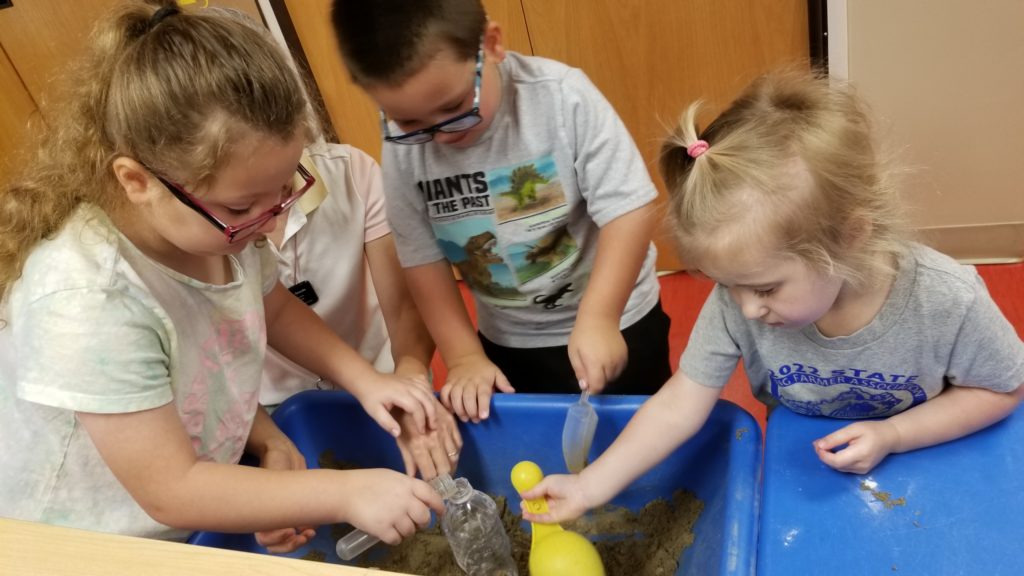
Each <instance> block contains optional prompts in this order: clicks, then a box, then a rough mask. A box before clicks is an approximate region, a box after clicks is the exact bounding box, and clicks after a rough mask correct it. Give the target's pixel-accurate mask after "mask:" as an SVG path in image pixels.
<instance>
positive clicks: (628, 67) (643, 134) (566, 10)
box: [523, 0, 809, 270]
mask: <svg viewBox="0 0 1024 576" xmlns="http://www.w3.org/2000/svg"><path fill="white" fill-rule="evenodd" d="M523 7H524V12H525V14H526V22H527V26H528V28H529V30H530V39H531V41H532V42H533V49H534V53H535V54H536V55H538V56H547V57H549V58H554V59H555V60H560V61H562V62H565V63H567V64H570V65H572V66H576V67H579V68H581V69H583V70H584V71H585V72H586V73H587V75H588V76H589V77H590V79H591V80H593V81H594V83H595V84H596V85H597V86H598V88H600V89H601V91H602V92H603V93H604V94H605V96H606V97H607V98H608V100H609V101H611V103H612V105H613V106H614V107H615V109H616V111H617V112H618V113H619V115H620V116H621V117H622V119H623V121H624V122H625V124H626V126H627V128H629V130H630V132H631V133H632V135H633V138H634V139H635V140H636V142H637V145H638V146H639V148H640V151H641V152H642V153H643V155H644V159H645V160H646V161H647V164H648V167H649V169H650V170H651V174H652V176H653V177H654V180H655V182H656V183H657V184H658V186H659V188H660V189H661V195H662V198H664V189H663V187H662V184H661V181H660V178H659V176H658V174H657V158H658V150H659V147H660V146H661V140H662V138H663V137H664V136H665V135H666V134H667V131H668V129H669V128H670V127H671V126H672V125H673V124H674V123H675V120H676V118H677V117H678V115H679V114H680V113H681V112H682V110H683V108H685V106H686V105H687V104H689V103H690V102H691V101H693V100H696V99H703V100H704V101H705V102H706V103H707V109H706V112H707V115H706V116H705V117H704V118H705V124H706V121H707V120H710V119H711V118H712V117H713V116H712V114H717V113H718V112H719V111H720V110H721V109H722V108H723V107H724V106H726V105H728V103H729V102H730V101H731V100H732V99H733V98H734V97H735V96H736V94H737V93H738V92H739V91H740V90H741V89H742V88H743V87H744V86H745V85H746V84H747V83H748V82H749V81H750V80H751V79H753V78H754V77H755V76H756V75H757V74H759V73H761V72H764V71H766V70H769V69H771V68H774V67H777V66H779V65H787V64H793V63H798V64H799V63H806V62H808V61H809V57H808V36H807V34H808V33H807V5H806V2H805V1H804V0H772V1H771V2H763V1H761V0H742V1H740V0H736V1H728V2H722V1H720V0H686V1H680V0H523ZM656 244H657V245H658V248H659V258H658V268H659V269H660V270H673V269H679V268H680V267H682V263H680V262H679V261H678V259H677V258H676V256H675V250H674V248H673V246H672V240H671V237H670V232H669V230H668V229H667V227H666V228H664V229H662V230H660V231H659V232H658V233H657V238H656Z"/></svg>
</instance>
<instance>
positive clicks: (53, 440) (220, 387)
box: [0, 206, 277, 539]
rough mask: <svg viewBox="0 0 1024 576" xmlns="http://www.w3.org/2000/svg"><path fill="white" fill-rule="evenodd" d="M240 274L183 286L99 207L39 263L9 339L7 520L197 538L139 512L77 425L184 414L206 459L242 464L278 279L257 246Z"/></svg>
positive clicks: (4, 389) (3, 395)
mask: <svg viewBox="0 0 1024 576" xmlns="http://www.w3.org/2000/svg"><path fill="white" fill-rule="evenodd" d="M231 264H232V267H233V273H234V278H233V281H232V282H230V283H229V284H225V285H211V284H206V283H203V282H199V281H197V280H194V279H192V278H189V277H187V276H184V275H182V274H180V273H178V272H175V271H173V270H171V269H169V268H166V267H164V266H162V265H160V264H158V263H156V262H154V261H153V260H150V259H149V258H148V257H146V256H145V255H143V254H142V253H141V252H139V250H138V249H137V248H136V247H135V246H134V245H132V243H131V242H130V241H129V240H128V239H127V238H126V237H124V236H123V235H122V234H120V233H119V232H118V231H117V230H116V228H114V226H113V224H112V223H111V222H110V220H109V219H108V218H107V216H106V215H105V214H104V213H103V212H102V211H100V210H99V209H97V208H95V207H92V206H83V207H82V208H80V209H79V210H78V212H77V213H76V214H75V215H74V216H73V217H72V218H71V219H70V220H69V221H68V222H67V224H66V225H65V226H64V228H63V229H62V230H61V231H60V232H59V233H58V234H57V235H56V236H55V237H54V238H52V239H48V240H46V241H44V242H42V243H41V244H40V245H39V246H37V247H36V248H35V249H34V251H33V253H32V254H31V256H30V257H29V258H28V261H27V262H26V264H25V268H24V272H23V274H22V276H21V278H20V279H19V281H18V282H17V283H16V284H15V286H14V287H13V289H12V291H11V293H10V298H9V301H8V302H7V305H6V307H5V309H4V315H3V318H4V320H6V322H7V325H6V326H5V327H4V329H3V330H0V350H2V353H3V355H4V358H3V359H2V362H0V365H2V370H0V438H2V442H0V462H2V463H3V464H2V466H0V516H6V517H12V518H19V519H25V520H32V521H39V522H46V523H50V524H59V525H64V526H72V527H78V528H86V529H90V530H99V531H104V532H116V533H120V534H129V535H134V536H145V537H155V538H163V539H184V538H186V537H187V536H188V534H189V531H188V530H178V529H173V528H170V527H168V526H164V525H162V524H160V523H158V522H156V521H155V520H153V519H152V518H150V517H149V516H148V515H147V514H146V513H145V512H144V511H143V510H142V508H141V507H140V506H139V505H138V504H137V503H136V502H135V501H134V500H133V499H132V497H131V496H130V495H129V494H128V492H127V491H126V490H125V489H124V487H123V486H122V485H121V484H120V483H119V482H118V480H117V479H116V478H115V477H114V475H113V473H112V472H111V470H110V469H109V468H108V467H107V466H106V464H105V463H104V461H103V459H102V458H101V457H100V455H99V453H98V451H97V450H96V447H95V446H94V445H93V443H92V440H91V439H90V437H89V435H88V434H87V433H86V431H85V430H84V429H83V428H82V426H81V425H80V424H79V422H78V420H77V418H76V413H77V412H89V413H104V414H115V413H128V412H137V411H142V410H148V409H152V408H157V407H159V406H163V405H165V404H167V403H169V402H174V403H175V406H176V407H177V411H178V414H179V415H180V417H181V422H182V426H183V428H184V430H185V432H186V433H187V434H188V436H189V438H190V439H191V442H192V446H193V447H194V448H195V451H196V455H197V456H198V458H199V459H201V460H206V461H213V462H223V463H237V462H238V460H239V458H240V457H241V455H242V451H243V448H244V447H245V443H246V440H247V438H248V435H249V431H250V429H251V428H252V423H253V418H254V416H255V413H256V409H257V400H258V393H259V381H260V380H259V379H260V369H261V367H262V363H263V356H264V351H265V348H266V340H267V336H266V325H265V321H264V310H263V296H264V295H265V294H266V293H267V292H269V291H270V290H271V289H272V288H273V286H274V284H275V283H276V281H277V270H276V267H275V265H274V255H273V253H272V252H270V251H269V250H267V249H259V248H256V247H254V246H252V245H250V246H248V247H247V248H245V250H243V251H242V252H241V253H240V254H238V256H237V257H231ZM139 433H140V434H141V433H144V432H143V431H141V430H140V431H139ZM152 457H153V458H154V459H159V458H160V457H161V455H160V454H153V455H152ZM138 465H139V466H147V465H148V463H147V462H139V463H138Z"/></svg>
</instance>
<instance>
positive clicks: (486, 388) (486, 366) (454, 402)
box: [441, 354, 515, 424]
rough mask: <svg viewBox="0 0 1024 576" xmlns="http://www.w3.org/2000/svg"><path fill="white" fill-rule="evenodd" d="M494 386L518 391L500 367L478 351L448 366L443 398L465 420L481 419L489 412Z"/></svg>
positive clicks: (506, 390) (445, 403) (446, 404)
mask: <svg viewBox="0 0 1024 576" xmlns="http://www.w3.org/2000/svg"><path fill="white" fill-rule="evenodd" d="M494 388H497V389H498V390H501V391H502V392H515V388H512V385H511V384H509V383H508V379H507V378H505V375H504V374H502V373H501V370H499V369H498V367H497V366H495V365H494V363H493V362H491V361H490V360H488V359H487V357H486V356H484V355H482V354H479V355H473V356H470V357H467V358H465V359H462V360H460V361H459V362H455V363H453V364H452V365H451V366H449V367H448V378H447V380H446V381H445V384H444V387H443V388H441V402H443V403H444V405H445V406H447V407H448V408H449V409H450V410H451V411H452V412H454V413H455V415H456V416H458V417H459V419H460V420H462V421H463V422H468V421H469V420H472V421H473V423H474V424H475V423H479V422H480V421H481V420H486V419H487V416H489V415H490V407H491V395H492V394H493V391H494Z"/></svg>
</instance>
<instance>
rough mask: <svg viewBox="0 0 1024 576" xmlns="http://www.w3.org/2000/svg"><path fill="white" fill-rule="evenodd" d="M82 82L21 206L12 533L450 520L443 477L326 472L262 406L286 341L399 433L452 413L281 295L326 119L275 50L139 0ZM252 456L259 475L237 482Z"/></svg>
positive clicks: (8, 204) (28, 168)
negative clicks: (281, 257)
mask: <svg viewBox="0 0 1024 576" xmlns="http://www.w3.org/2000/svg"><path fill="white" fill-rule="evenodd" d="M183 79H187V80H183ZM68 86H69V91H70V94H69V100H68V101H67V102H66V103H63V106H62V107H61V108H59V109H54V112H55V115H54V116H52V117H48V126H49V127H50V128H49V129H48V130H47V131H46V132H45V133H43V134H42V137H41V142H42V143H41V144H40V147H39V149H38V153H37V154H36V155H35V157H34V158H33V159H32V160H31V161H29V162H27V163H25V164H24V170H23V172H24V174H23V176H22V177H21V178H20V179H19V180H17V181H16V182H15V183H13V184H10V185H8V186H6V187H5V188H4V189H3V191H2V196H0V208H2V210H0V214H2V215H0V246H2V247H3V248H2V249H0V294H2V298H3V309H2V315H0V317H2V319H3V321H4V324H3V329H2V330H0V338H2V339H3V341H2V342H0V350H2V352H3V354H4V355H5V356H6V357H5V358H4V362H2V367H3V372H2V380H0V437H2V438H3V439H4V441H3V447H2V448H0V451H2V452H0V459H2V461H3V462H4V465H3V467H2V470H0V516H5V517H13V518H19V519H26V520H34V521H40V522H48V523H54V524H62V525H67V526H73V527H81V528H88V529H98V530H103V531H109V532H116V533H121V534H129V535H136V536H148V537H154V538H162V539H179V540H183V539H185V538H186V537H187V536H188V535H189V533H190V532H191V531H193V530H196V529H201V530H210V531H220V532H253V531H256V532H259V534H258V540H259V541H260V543H261V544H263V545H265V546H267V547H268V548H269V549H270V550H272V551H288V550H293V549H295V548H297V547H299V546H301V545H303V544H305V543H306V542H307V541H308V540H309V538H310V537H311V536H312V530H311V528H309V527H311V526H318V525H321V524H330V523H335V522H349V523H351V524H354V525H355V526H357V527H359V528H361V529H363V530H365V531H366V532H369V533H370V534H373V535H374V536H377V537H379V538H381V539H382V540H384V541H386V542H389V543H397V542H398V541H399V540H401V539H402V538H403V537H405V536H409V535H410V534H412V533H413V532H414V531H415V530H416V528H417V526H424V525H426V524H427V522H429V520H430V510H431V509H435V510H438V511H440V510H442V504H441V501H440V498H439V497H438V496H437V495H436V493H435V492H434V491H433V490H432V489H431V488H430V486H429V485H428V484H426V483H425V482H423V481H421V480H417V479H414V478H412V477H409V476H406V475H403V474H400V473H398V472H395V471H390V470H349V471H336V470H305V469H304V468H305V463H304V459H303V458H302V456H301V455H300V454H299V453H298V451H297V450H296V448H295V446H294V445H293V444H292V443H291V442H290V441H289V440H288V438H287V437H285V436H284V435H283V434H282V433H281V431H280V430H278V429H277V428H276V426H275V425H274V424H273V422H272V421H271V420H270V418H269V416H268V415H267V413H266V412H265V411H264V410H263V409H262V408H260V406H259V405H258V397H259V387H260V376H261V371H262V367H263V359H264V354H265V350H266V346H267V345H268V344H269V345H270V346H273V347H274V348H275V349H276V350H277V351H279V352H280V353H281V354H282V355H284V356H285V357H287V358H289V359H290V360H291V361H293V362H295V363H296V364H298V365H301V366H303V367H305V368H306V369H308V370H310V371H311V372H313V373H315V374H319V375H322V376H323V377H324V378H325V379H329V380H331V381H333V382H336V383H337V384H339V385H340V386H341V387H343V388H345V389H347V390H348V391H349V392H351V393H352V394H353V395H354V396H355V397H356V398H357V399H358V400H359V401H360V403H361V404H362V406H363V407H364V409H365V410H366V411H367V412H368V413H369V414H370V416H371V417H373V418H374V419H375V420H376V421H377V423H378V424H380V425H381V426H382V427H383V428H384V429H385V430H387V431H388V432H389V433H391V434H392V435H394V436H396V437H399V436H400V435H407V434H409V433H410V432H413V433H418V434H427V433H429V432H431V430H432V428H433V427H434V425H435V418H436V410H437V408H436V405H437V401H436V399H435V398H434V397H433V395H432V393H431V390H430V388H429V385H428V384H427V383H426V382H425V381H424V380H422V379H411V378H402V377H397V376H394V375H383V374H380V373H378V372H377V371H375V370H374V369H373V367H372V366H371V365H370V364H369V363H368V362H366V361H365V360H363V359H362V358H361V357H360V356H359V354H358V353H357V352H356V351H355V350H353V349H352V348H351V347H350V346H348V345H346V344H344V343H343V342H342V341H341V340H340V339H339V338H338V337H337V336H336V335H335V333H334V332H333V331H331V330H330V329H329V328H328V327H327V326H326V325H324V323H323V322H322V321H320V320H319V318H318V317H317V316H316V314H315V313H314V312H312V311H311V310H310V309H309V307H307V306H306V305H305V304H304V303H302V302H301V301H300V300H299V299H297V298H296V297H295V296H293V295H292V294H291V293H289V291H288V290H287V289H286V288H285V287H284V286H283V285H282V284H281V283H280V282H279V281H278V276H277V269H276V262H275V256H274V254H273V252H272V251H270V250H269V248H268V247H267V245H266V242H265V241H261V239H262V238H263V237H264V235H265V234H267V233H269V232H271V231H272V230H273V229H274V227H275V224H276V220H277V218H276V216H277V215H278V214H280V213H281V212H283V211H284V210H287V209H288V208H289V207H290V206H292V205H293V204H294V203H295V202H297V201H298V200H299V199H300V198H301V197H302V196H303V194H304V193H305V192H306V191H308V190H309V189H310V188H311V187H312V185H313V184H314V183H315V178H314V177H313V175H312V174H311V173H310V172H309V171H308V170H306V169H305V168H303V167H301V166H299V159H300V156H301V154H302V151H303V149H304V147H305V146H306V144H307V143H309V142H310V141H311V140H312V138H313V136H314V135H315V133H316V126H315V123H314V120H313V118H312V116H311V114H310V112H309V110H310V107H309V106H308V102H307V100H306V97H305V94H304V91H303V89H302V87H301V86H302V84H301V82H300V79H299V78H298V77H297V76H296V74H295V73H294V72H293V71H292V69H291V68H290V67H289V64H288V62H287V60H286V58H285V56H284V55H283V53H282V52H281V51H280V50H279V48H278V47H277V46H276V45H275V44H274V42H273V40H271V39H270V38H269V37H268V35H267V34H266V33H265V32H264V31H261V30H259V29H258V28H256V27H255V26H254V25H253V24H252V23H250V22H248V21H245V20H244V19H243V18H240V17H239V16H237V15H234V14H231V13H227V12H221V11H217V10H213V9H209V10H202V11H198V12H182V11H180V10H179V8H178V7H177V5H176V3H175V2H173V1H171V0H164V1H150V2H132V3H130V4H126V5H124V6H123V7H122V8H121V9H120V10H118V11H117V12H116V13H115V14H113V15H112V16H111V17H110V18H108V19H107V20H105V21H104V22H103V23H102V24H101V25H100V26H99V27H98V28H97V30H96V32H95V33H94V36H93V37H92V40H91V52H90V54H89V55H88V56H87V57H86V58H85V59H84V60H82V61H81V62H80V63H79V67H78V68H77V70H76V71H75V73H73V74H72V75H71V76H69V78H68ZM401 413H404V414H405V415H406V416H401V415H400V416H399V417H400V418H402V421H403V423H405V425H406V428H409V427H412V428H414V430H412V431H410V430H408V429H407V430H404V431H403V430H400V427H399V424H398V421H397V420H396V418H395V416H393V414H401ZM403 433H404V434H403ZM246 451H248V452H250V453H252V454H254V455H255V456H256V457H258V458H259V459H260V462H261V466H262V468H254V467H247V466H238V465H236V464H237V463H238V461H239V458H240V457H241V456H242V453H243V452H246Z"/></svg>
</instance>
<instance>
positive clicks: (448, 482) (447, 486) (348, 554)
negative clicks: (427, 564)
mask: <svg viewBox="0 0 1024 576" xmlns="http://www.w3.org/2000/svg"><path fill="white" fill-rule="evenodd" d="M427 483H428V484H430V486H431V487H432V488H433V489H434V490H435V491H436V492H437V493H438V494H440V495H441V498H444V499H447V498H448V496H449V495H450V494H452V493H453V492H454V491H455V481H454V480H452V477H451V474H441V475H440V476H438V477H437V478H434V479H433V480H429V481H428V482H427ZM377 542H380V538H377V537H376V536H373V535H371V534H367V533H366V532H363V531H362V530H360V529H359V528H356V529H355V530H353V531H351V532H349V533H348V534H346V535H345V536H344V537H343V538H342V539H341V540H338V544H337V546H335V552H337V553H338V558H341V559H342V560H345V561H346V562H347V561H349V560H351V559H353V558H355V557H356V556H359V555H360V554H362V553H363V552H366V550H367V549H368V548H370V547H371V546H373V545H374V544H376V543H377Z"/></svg>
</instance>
